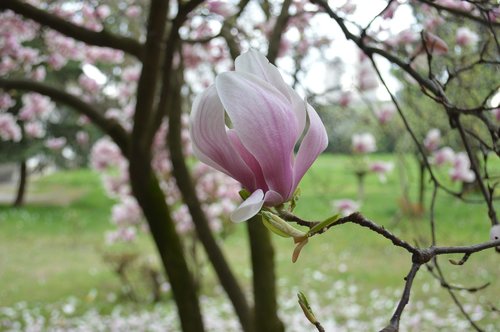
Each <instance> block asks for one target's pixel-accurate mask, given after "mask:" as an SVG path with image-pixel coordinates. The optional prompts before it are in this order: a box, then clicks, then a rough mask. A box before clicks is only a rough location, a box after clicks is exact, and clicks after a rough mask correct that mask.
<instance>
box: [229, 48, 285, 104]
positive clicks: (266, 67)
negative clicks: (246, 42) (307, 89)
mask: <svg viewBox="0 0 500 332" xmlns="http://www.w3.org/2000/svg"><path fill="white" fill-rule="evenodd" d="M234 67H235V70H236V71H237V72H240V73H247V74H252V75H255V76H257V77H258V78H260V79H261V80H264V81H266V82H268V83H269V84H271V85H272V86H274V87H275V88H276V89H278V90H279V91H280V92H281V93H282V94H283V96H285V97H286V98H287V99H288V100H290V90H289V87H288V85H287V84H286V83H285V81H284V80H283V77H281V74H280V72H279V70H278V68H276V66H275V65H273V64H272V63H270V62H269V60H267V58H266V57H265V56H264V55H262V54H261V53H260V52H259V51H257V50H254V49H250V50H249V51H248V52H245V53H243V54H241V55H240V56H238V57H237V58H236V60H235V61H234Z"/></svg>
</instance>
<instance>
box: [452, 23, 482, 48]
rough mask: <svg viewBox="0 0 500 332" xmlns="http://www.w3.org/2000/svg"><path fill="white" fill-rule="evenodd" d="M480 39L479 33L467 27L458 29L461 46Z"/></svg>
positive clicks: (472, 43) (457, 39) (458, 42)
mask: <svg viewBox="0 0 500 332" xmlns="http://www.w3.org/2000/svg"><path fill="white" fill-rule="evenodd" d="M478 40H479V36H478V35H477V33H475V32H474V31H472V30H471V29H469V28H467V27H461V28H458V29H457V34H456V42H457V44H458V45H460V46H469V45H474V44H476V43H477V41H478Z"/></svg>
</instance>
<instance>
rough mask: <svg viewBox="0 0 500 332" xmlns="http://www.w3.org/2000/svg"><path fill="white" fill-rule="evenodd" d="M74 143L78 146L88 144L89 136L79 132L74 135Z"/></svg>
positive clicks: (84, 132)
mask: <svg viewBox="0 0 500 332" xmlns="http://www.w3.org/2000/svg"><path fill="white" fill-rule="evenodd" d="M76 142H77V143H78V144H80V145H87V144H88V143H89V134H88V133H87V132H86V131H83V130H80V131H78V132H77V133H76Z"/></svg>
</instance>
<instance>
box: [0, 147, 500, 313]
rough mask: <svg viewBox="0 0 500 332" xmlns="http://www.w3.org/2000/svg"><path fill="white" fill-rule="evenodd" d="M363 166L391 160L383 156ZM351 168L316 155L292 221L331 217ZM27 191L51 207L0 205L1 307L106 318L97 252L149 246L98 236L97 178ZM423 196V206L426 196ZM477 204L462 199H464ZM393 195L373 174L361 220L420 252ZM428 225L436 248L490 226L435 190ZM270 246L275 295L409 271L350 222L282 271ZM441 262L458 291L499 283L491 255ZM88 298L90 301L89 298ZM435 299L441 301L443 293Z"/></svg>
mask: <svg viewBox="0 0 500 332" xmlns="http://www.w3.org/2000/svg"><path fill="white" fill-rule="evenodd" d="M371 158H372V159H386V160H388V159H394V157H392V156H387V155H383V156H372V157H371ZM408 159H409V160H408V161H407V165H409V167H407V168H406V174H407V176H408V178H409V181H410V183H411V185H410V191H411V194H412V199H414V197H415V196H416V192H417V188H416V185H415V183H416V179H417V172H416V167H415V165H414V164H415V163H414V161H413V160H411V159H410V158H408ZM497 168H498V165H494V170H496V169H497ZM351 169H352V160H351V159H350V158H349V157H347V156H338V155H326V156H322V157H321V158H320V159H319V160H318V161H317V162H316V163H315V165H314V166H313V168H312V169H311V170H310V171H309V172H308V173H307V175H306V176H305V177H304V179H303V181H302V183H301V197H300V200H299V203H298V206H297V209H296V211H295V212H296V214H298V215H299V216H301V217H303V218H305V219H311V220H321V219H324V218H326V217H328V216H330V215H332V214H333V213H334V211H333V210H332V201H333V200H335V199H339V198H355V197H356V192H357V186H356V178H355V176H354V175H353V174H352V173H351ZM439 175H440V176H441V177H442V178H443V179H444V178H445V175H446V173H445V172H444V171H443V172H442V173H440V174H439ZM450 185H452V184H450ZM452 186H453V185H452ZM455 189H458V186H457V185H455ZM30 191H31V192H36V193H44V194H45V195H52V198H53V199H52V201H53V202H54V203H53V204H48V203H47V202H45V203H43V204H41V203H40V204H28V205H27V206H25V207H22V208H17V209H14V208H11V207H9V206H0V285H4V286H3V287H0V305H2V306H12V305H14V304H15V303H17V302H20V301H26V302H28V303H30V304H41V305H43V304H50V303H54V302H57V301H62V300H64V299H67V298H68V297H70V296H75V297H77V298H80V299H84V300H88V301H89V302H88V305H89V306H97V307H98V308H101V309H102V310H109V309H110V304H109V302H108V301H107V300H106V297H107V295H108V294H110V293H119V292H120V287H121V284H120V282H119V281H118V279H117V277H116V275H115V274H114V273H113V272H112V270H111V267H110V266H109V265H108V264H106V263H104V261H103V253H104V252H108V251H110V250H111V251H114V252H121V251H137V252H140V253H142V254H144V255H154V254H155V252H154V249H153V246H152V244H151V240H150V239H149V237H147V236H145V235H144V236H141V237H140V239H139V241H138V242H137V243H135V244H133V245H123V246H116V247H114V248H108V247H107V246H106V244H105V241H104V233H105V232H106V231H107V230H112V229H113V227H112V225H110V223H109V215H110V207H111V206H112V204H113V201H112V200H111V199H110V198H107V197H106V195H105V193H104V191H103V189H102V186H101V182H100V179H99V176H98V174H96V173H94V172H92V171H89V170H78V171H68V172H58V173H55V174H52V175H50V176H46V177H43V178H40V179H38V180H36V181H33V182H32V183H30ZM68 195H72V196H71V197H73V199H72V200H71V201H70V203H69V204H67V205H64V204H63V205H61V204H60V203H58V202H59V200H58V197H67V196H68ZM426 196H427V202H428V201H429V199H430V188H428V191H427V193H426ZM476 196H477V194H470V195H469V196H468V198H474V197H476ZM401 197H402V189H401V186H400V178H399V173H398V171H397V169H395V170H394V171H393V172H392V173H391V174H390V175H389V177H388V179H387V182H386V183H383V184H382V183H380V181H379V180H378V178H377V177H376V176H373V175H369V176H367V178H366V186H365V199H364V202H363V205H362V207H361V212H362V213H363V214H364V215H365V216H367V217H368V218H370V219H372V220H373V221H375V222H376V223H378V224H380V225H383V226H384V227H386V228H387V229H389V230H390V231H391V232H393V233H395V234H397V235H398V236H400V237H401V238H403V239H405V240H406V241H408V242H410V243H414V242H415V241H419V243H422V244H429V222H428V219H429V217H428V214H427V213H424V214H423V215H422V216H414V215H406V214H404V213H402V211H401ZM477 197H480V196H477ZM435 217H436V226H437V227H436V229H437V239H438V243H439V244H440V245H465V244H471V243H475V242H480V241H484V240H487V238H488V233H489V222H488V218H487V213H486V208H485V206H484V204H464V203H462V202H460V201H458V200H457V199H456V198H454V197H451V196H449V195H446V194H445V193H443V192H440V193H439V195H438V198H437V205H436V214H435ZM273 241H274V243H275V245H276V257H277V261H278V267H277V269H278V276H279V278H280V283H279V284H280V287H281V288H280V289H281V290H282V291H284V290H285V289H290V288H293V289H303V290H311V289H314V290H316V291H317V292H318V293H320V294H321V293H322V292H325V291H326V290H327V289H329V288H331V285H332V284H333V283H334V282H336V281H339V280H344V281H347V282H348V283H349V284H351V285H356V287H358V289H359V290H360V293H361V294H366V295H367V296H366V297H367V298H368V294H369V293H370V292H371V291H372V290H374V289H379V290H384V289H389V288H390V289H397V290H400V289H402V285H403V277H404V276H405V275H406V274H407V272H408V270H409V267H410V264H411V260H410V257H409V255H408V254H407V253H406V252H405V251H404V250H402V249H400V248H396V247H394V246H393V245H392V244H391V243H390V242H389V241H387V240H386V239H384V238H381V237H380V236H379V235H377V234H375V233H373V232H371V231H369V230H367V229H365V228H360V227H359V226H357V225H351V224H346V225H342V226H340V227H336V228H333V229H331V230H330V231H328V232H327V233H325V234H323V235H321V236H316V237H314V238H312V239H311V241H310V243H309V244H308V245H307V246H306V247H305V248H304V249H303V251H302V253H301V256H300V258H299V260H298V262H297V263H295V264H292V263H291V255H292V251H293V248H294V245H293V242H292V241H291V240H289V239H283V238H280V237H277V236H273ZM223 248H224V251H225V253H226V255H227V256H228V259H229V260H230V262H231V264H232V266H233V267H234V270H235V272H236V273H237V274H238V275H239V276H240V277H241V279H242V280H243V282H244V284H245V287H246V288H247V289H249V288H250V284H251V283H250V273H251V272H250V269H249V264H248V263H249V259H248V249H247V238H246V233H245V226H244V225H243V224H242V225H237V226H236V227H235V231H234V233H233V234H231V235H230V236H229V237H228V238H227V239H226V240H225V241H224V243H223ZM450 258H454V259H457V258H460V257H457V256H453V257H450ZM441 262H442V266H443V267H444V269H445V271H446V272H447V274H449V276H450V280H457V282H459V283H460V284H464V285H469V286H472V285H476V286H477V285H479V284H481V283H484V282H488V281H494V280H495V279H497V278H498V272H499V271H498V255H496V254H495V253H494V252H492V251H487V252H482V253H479V254H476V255H473V256H472V257H471V258H470V259H469V261H468V262H467V263H466V264H465V265H464V266H462V267H457V266H454V265H451V264H449V263H448V262H447V260H446V259H442V260H441ZM204 271H205V273H207V277H205V278H203V291H204V292H206V293H211V292H212V289H213V288H214V287H213V286H214V285H215V284H216V282H215V279H214V278H213V275H212V273H211V272H210V268H209V267H207V266H205V268H204ZM316 271H320V272H321V275H318V273H317V272H316ZM432 282H433V279H432V278H431V277H430V276H429V274H428V273H427V272H426V271H425V269H422V271H421V272H420V273H419V275H418V277H417V280H416V283H417V284H418V285H420V286H416V287H415V290H416V292H415V297H412V299H422V300H424V301H425V300H426V299H428V298H429V297H430V296H431V295H429V294H427V293H426V292H424V291H421V285H422V284H425V283H432ZM89 293H90V294H92V293H94V294H97V297H95V299H94V298H93V296H90V297H89ZM498 294H500V285H499V284H498V283H493V285H492V286H490V287H489V288H488V290H487V291H486V292H484V293H482V295H481V296H482V297H481V302H482V303H488V301H489V302H491V303H493V304H497V305H498V304H499V303H498V296H497V295H498ZM435 295H436V294H432V296H435ZM438 296H441V297H442V298H447V297H446V294H445V292H444V291H443V292H440V294H438ZM82 310H83V309H82ZM390 312H392V309H389V310H388V315H389V314H390Z"/></svg>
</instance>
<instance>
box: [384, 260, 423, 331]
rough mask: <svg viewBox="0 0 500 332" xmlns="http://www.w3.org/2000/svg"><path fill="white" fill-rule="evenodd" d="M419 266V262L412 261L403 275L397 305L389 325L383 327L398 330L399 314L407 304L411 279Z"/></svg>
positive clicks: (411, 283)
mask: <svg viewBox="0 0 500 332" xmlns="http://www.w3.org/2000/svg"><path fill="white" fill-rule="evenodd" d="M419 268H420V264H416V263H413V264H412V266H411V269H410V272H408V275H407V276H406V277H405V281H406V282H405V288H404V290H403V295H402V296H401V300H400V301H399V303H398V306H397V307H396V311H395V312H394V314H393V315H392V317H391V321H390V325H389V326H388V327H386V328H385V329H390V328H393V329H394V330H395V331H398V330H399V321H400V320H401V315H402V313H403V310H404V309H405V307H406V305H407V304H408V301H409V300H410V292H411V287H412V285H413V280H414V279H415V276H416V275H417V272H418V270H419Z"/></svg>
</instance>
